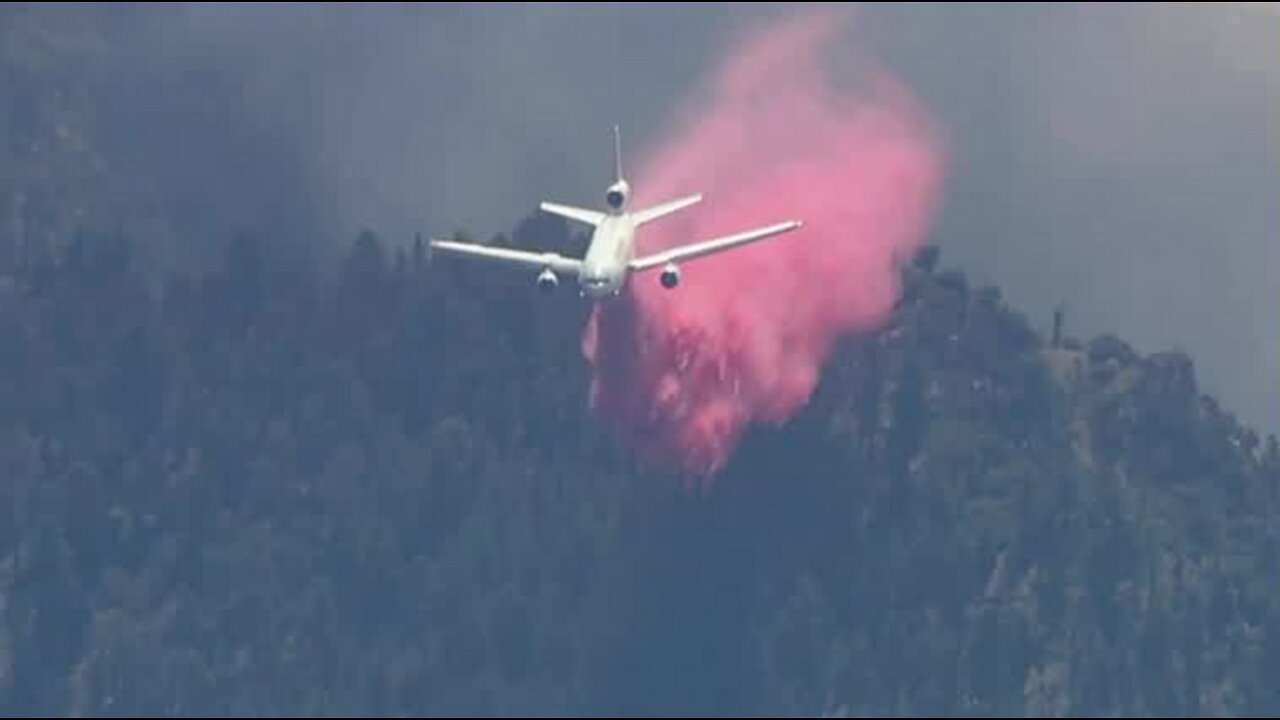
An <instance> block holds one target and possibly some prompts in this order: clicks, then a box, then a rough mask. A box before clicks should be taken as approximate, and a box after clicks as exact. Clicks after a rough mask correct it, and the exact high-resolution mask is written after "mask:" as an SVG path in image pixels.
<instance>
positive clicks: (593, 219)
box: [538, 202, 604, 225]
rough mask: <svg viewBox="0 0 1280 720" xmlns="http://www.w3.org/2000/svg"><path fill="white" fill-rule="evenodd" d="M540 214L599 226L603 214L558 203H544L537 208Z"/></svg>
mask: <svg viewBox="0 0 1280 720" xmlns="http://www.w3.org/2000/svg"><path fill="white" fill-rule="evenodd" d="M538 207H539V208H540V209H541V210H542V212H545V213H551V214H552V215H559V216H560V217H566V218H569V219H570V220H577V221H578V222H580V223H586V224H588V225H599V224H600V221H601V220H603V219H604V213H602V212H600V211H599V210H588V209H586V208H580V207H573V206H572V205H561V204H559V203H553V202H544V203H542V204H541V205H539V206H538Z"/></svg>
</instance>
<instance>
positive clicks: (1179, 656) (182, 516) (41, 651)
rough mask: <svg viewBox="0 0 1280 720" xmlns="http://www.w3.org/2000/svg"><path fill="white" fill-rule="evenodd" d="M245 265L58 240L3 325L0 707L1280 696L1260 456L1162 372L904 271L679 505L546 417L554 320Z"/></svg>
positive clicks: (932, 704)
mask: <svg viewBox="0 0 1280 720" xmlns="http://www.w3.org/2000/svg"><path fill="white" fill-rule="evenodd" d="M580 240H581V238H572V237H570V236H569V235H568V232H567V228H566V227H565V225H564V224H563V223H560V222H558V221H554V220H548V219H546V218H538V219H533V220H530V221H529V222H527V223H525V224H524V225H523V226H522V227H521V228H520V229H519V230H518V231H517V232H516V233H515V235H514V241H513V242H515V243H516V244H519V245H528V246H532V245H540V246H550V247H553V248H570V249H571V248H572V247H573V246H574V244H575V243H577V242H580ZM499 241H503V240H502V239H499ZM264 247H265V246H263V245H262V244H260V243H259V242H258V241H256V240H255V239H253V238H252V237H244V238H241V239H239V240H237V241H235V242H233V243H230V244H229V245H228V246H227V250H226V253H225V258H224V261H223V262H222V263H221V264H220V265H218V266H216V267H213V268H210V269H209V270H208V271H206V272H204V273H201V274H199V275H195V276H183V275H173V276H171V277H170V279H169V280H168V281H167V282H166V283H165V285H164V288H163V290H164V291H163V293H161V294H160V295H153V294H150V293H148V292H147V286H146V285H145V284H144V283H143V282H142V281H141V280H140V276H139V275H138V273H137V272H135V271H133V270H131V267H132V265H131V258H132V257H133V256H134V254H135V253H132V252H131V251H130V250H129V241H128V238H126V237H121V236H104V237H96V236H91V235H85V236H83V237H82V239H81V240H80V241H79V242H78V243H76V244H74V245H73V247H72V250H73V252H71V253H69V255H68V260H67V261H66V262H65V263H63V264H62V265H61V266H60V267H59V268H58V269H57V270H56V271H54V272H52V273H51V274H49V275H48V277H46V278H45V280H44V281H43V282H41V283H39V284H36V285H34V286H32V287H31V288H30V289H29V290H26V291H21V290H13V291H11V292H10V294H9V295H8V296H7V297H6V301H5V303H4V305H3V307H0V467H3V468H4V473H3V476H2V477H0V497H3V507H4V509H5V513H6V515H5V517H6V519H5V522H4V523H3V524H2V525H0V607H3V611H4V612H3V615H2V616H0V707H3V709H4V710H5V711H6V712H8V713H17V712H24V713H26V712H29V713H36V714H65V713H78V714H131V713H138V714H157V713H169V714H183V715H186V714H200V713H230V714H283V713H300V714H337V713H354V714H379V715H382V714H405V713H432V714H435V713H448V712H456V713H466V714H548V713H571V714H579V713H591V712H596V711H602V712H610V713H619V714H631V713H660V714H667V713H670V714H677V713H684V712H692V713H699V714H712V713H730V712H736V713H746V714H763V713H779V714H788V715H790V714H815V713H817V712H820V711H824V710H825V711H829V712H848V713H854V714H866V713H871V712H875V713H882V714H894V715H898V714H912V715H914V714H921V713H929V712H932V713H941V714H972V713H989V714H994V715H1021V714H1024V713H1029V714H1046V713H1050V714H1052V713H1072V714H1086V715H1096V714H1108V713H1124V714H1137V715H1148V714H1174V715H1177V714H1204V713H1226V714H1259V713H1269V712H1272V711H1274V710H1275V709H1276V708H1277V707H1280V697H1278V691H1277V685H1276V684H1275V683H1274V682H1272V681H1271V680H1273V679H1274V676H1275V671H1276V670H1277V667H1280V665H1278V661H1280V607H1278V606H1280V599H1278V597H1277V593H1276V592H1275V588H1274V578H1275V574H1274V570H1275V568H1276V567H1277V561H1278V560H1280V552H1278V550H1277V547H1278V546H1277V517H1278V516H1277V478H1278V473H1280V459H1278V458H1277V452H1276V448H1275V444H1274V442H1273V441H1269V442H1268V443H1267V444H1266V447H1259V442H1258V440H1257V438H1256V437H1255V436H1254V435H1253V434H1251V433H1250V432H1249V431H1248V430H1246V429H1244V428H1241V427H1240V426H1239V425H1237V424H1236V423H1235V422H1234V420H1233V419H1232V418H1231V417H1230V416H1229V415H1228V414H1226V413H1224V412H1223V411H1222V410H1221V409H1219V408H1217V407H1216V406H1215V404H1214V403H1213V401H1212V400H1211V399H1209V398H1206V397H1203V396H1202V395H1201V394H1200V393H1199V392H1198V391H1197V389H1196V385H1195V379H1194V372H1193V368H1192V365H1191V363H1190V361H1189V360H1188V359H1187V358H1185V357H1183V356H1180V355H1176V354H1167V353H1166V354H1157V355H1152V356H1149V357H1141V356H1139V355H1137V354H1135V353H1134V352H1132V351H1131V350H1129V349H1128V348H1127V347H1126V346H1125V345H1124V343H1122V342H1121V341H1119V340H1117V339H1114V338H1099V339H1097V340H1095V341H1093V342H1091V343H1090V344H1089V345H1088V346H1087V347H1080V346H1079V344H1078V343H1073V342H1071V341H1070V340H1068V342H1066V343H1064V347H1061V348H1047V347H1045V345H1044V344H1043V343H1042V341H1041V340H1040V338H1039V337H1038V336H1037V335H1036V334H1035V333H1033V332H1032V331H1031V330H1030V329H1029V328H1028V325H1027V324H1026V322H1025V321H1024V320H1023V319H1022V318H1020V317H1019V316H1018V315H1017V314H1016V313H1014V312H1012V311H1010V310H1009V309H1008V308H1006V307H1004V306H1003V305H1002V303H1001V301H1000V298H999V294H998V292H996V291H995V290H993V289H990V288H984V289H977V290H972V289H969V288H968V287H966V283H965V279H964V276H963V275H961V274H959V273H956V272H946V273H940V274H935V273H933V272H926V271H920V270H918V269H915V270H912V271H911V272H910V273H908V291H907V295H906V297H905V298H904V301H903V303H902V305H901V307H900V308H899V310H898V312H897V313H896V315H895V317H894V319H893V322H892V323H891V325H890V326H888V327H886V328H885V329H884V330H883V331H882V332H879V333H876V334H874V335H872V336H869V337H866V338H862V339H859V340H856V341H851V342H850V343H848V345H847V346H846V347H845V348H843V349H842V350H841V352H840V353H839V355H838V357H837V358H835V359H834V360H833V362H832V363H831V365H830V367H829V368H828V371H827V372H826V374H825V377H824V380H823V383H822V385H821V387H820V389H819V391H818V392H817V394H816V396H815V398H814V400H813V402H812V404H811V405H810V406H809V407H808V408H806V409H805V410H804V411H803V412H802V413H801V415H800V416H798V417H797V418H796V419H795V420H794V422H792V423H790V424H789V425H787V426H786V427H783V428H779V429H774V430H764V429H762V430H759V431H757V432H754V433H752V435H751V436H750V438H749V439H748V441H747V442H746V444H745V445H744V447H743V448H742V451H741V452H740V453H739V455H738V456H737V457H736V458H735V460H734V461H733V463H732V464H731V466H730V468H729V469H728V471H727V472H726V473H725V474H724V475H723V476H722V477H721V478H719V479H718V481H717V482H716V484H715V486H714V488H713V490H712V491H711V492H710V493H709V494H707V495H706V496H704V497H682V496H681V494H680V492H679V483H678V480H677V479H675V478H665V477H654V476H647V475H644V474H642V473H639V472H637V471H636V470H635V469H633V467H632V464H631V463H630V462H629V461H628V459H627V458H625V457H622V456H620V455H619V454H618V453H616V452H615V450H614V449H613V446H612V444H611V442H610V440H609V438H608V437H607V436H606V435H605V434H603V431H602V429H601V428H600V427H599V426H598V425H597V423H595V422H594V421H593V420H592V419H591V418H590V417H589V416H588V415H587V414H585V413H584V404H585V397H584V389H585V386H586V375H585V369H584V367H583V363H582V360H581V357H580V355H579V350H578V337H579V333H580V329H581V326H582V321H583V318H584V312H585V309H584V308H583V306H582V304H581V303H580V302H579V301H578V299H577V298H576V297H572V296H571V295H568V294H562V295H560V296H556V297H550V298H542V297H536V296H535V290H534V289H533V288H532V285H531V284H530V282H529V279H528V278H525V277H523V276H521V275H519V274H510V275H495V274H492V273H487V272H480V271H477V269H476V268H474V267H468V266H466V265H459V264H449V265H447V266H446V265H444V264H443V263H441V264H432V265H428V264H427V263H426V258H425V254H424V253H422V252H421V250H420V249H416V248H413V247H406V248H393V247H390V246H388V245H386V244H384V243H383V242H382V241H380V240H379V239H378V238H377V237H376V236H374V235H372V234H367V235H364V236H362V237H361V238H359V239H358V240H357V241H356V242H355V243H354V245H353V246H352V248H351V251H350V253H349V255H348V259H347V262H346V264H345V265H344V267H343V268H341V270H340V272H338V273H337V274H336V275H335V276H334V277H333V278H331V279H326V278H322V277H320V276H317V275H315V274H314V273H312V272H311V271H310V270H308V269H307V268H306V267H300V266H298V265H296V264H295V263H293V262H291V261H290V262H283V261H280V260H278V259H276V258H275V256H274V255H272V254H271V253H268V252H266V251H265V249H264ZM19 287H21V285H20V286H19ZM1073 348H1074V349H1073Z"/></svg>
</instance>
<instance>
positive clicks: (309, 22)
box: [135, 3, 1280, 432]
mask: <svg viewBox="0 0 1280 720" xmlns="http://www.w3.org/2000/svg"><path fill="white" fill-rule="evenodd" d="M778 5H780V4H774V5H771V6H762V5H759V4H740V5H739V4H720V3H707V4H681V5H678V6H670V7H669V6H666V5H659V4H654V5H649V4H639V5H636V4H630V3H602V4H594V5H591V6H576V5H575V6H570V5H567V4H542V3H539V4H511V5H507V4H472V3H469V4H459V5H423V6H411V5H391V6H355V5H350V6H297V7H294V6H283V5H232V4H226V5H223V4H216V5H194V6H178V7H176V8H170V9H168V10H166V11H165V12H156V13H154V14H145V15H144V17H145V18H147V20H146V23H145V26H143V27H141V28H140V29H139V30H138V39H137V40H136V46H137V48H138V50H137V52H136V58H135V59H136V60H137V61H139V62H140V63H141V64H142V65H145V66H148V67H162V68H164V69H165V70H166V72H168V73H170V74H171V80H170V82H169V84H167V85H165V87H166V88H169V89H170V90H172V88H175V87H177V88H180V87H181V86H182V84H183V83H182V81H181V80H177V81H175V80H173V79H172V78H182V77H186V76H185V75H183V74H182V72H180V70H181V69H183V68H205V69H206V70H207V69H209V68H214V69H216V70H217V72H218V73H221V74H223V75H226V76H227V77H230V78H232V79H233V80H234V81H235V82H231V83H230V84H229V85H227V87H229V88H234V91H228V92H229V94H228V95H227V96H226V97H224V98H223V99H222V101H221V104H219V105H217V108H218V110H217V111H216V112H215V113H213V114H212V115H209V114H208V113H206V114H205V115H204V116H203V122H204V123H205V125H207V126H208V127H209V128H224V127H225V126H226V125H227V122H228V121H227V120H226V118H228V117H234V118H235V122H234V126H235V127H241V128H250V129H252V130H253V131H254V132H255V133H257V134H256V135H255V136H254V137H259V138H261V137H268V138H272V139H274V141H276V145H270V144H268V145H267V146H264V147H277V150H276V152H279V153H280V157H281V159H280V160H279V162H280V163H283V164H287V165H288V166H289V169H288V170H287V171H278V172H277V171H273V172H266V173H263V172H261V171H260V167H261V163H262V162H263V161H262V158H261V155H262V152H261V151H257V150H255V151H254V152H255V156H254V158H253V159H252V160H253V162H256V163H258V165H253V162H250V161H249V160H246V161H245V162H246V163H249V164H248V165H231V164H227V162H226V161H225V160H224V159H223V155H224V154H225V152H224V150H225V148H223V147H222V145H220V144H219V143H225V142H227V141H229V140H230V139H231V136H229V135H228V133H226V132H225V131H222V130H219V131H218V132H219V133H220V134H216V139H217V142H212V141H208V138H206V137H204V136H203V135H202V134H201V132H200V131H198V130H195V129H188V130H187V135H186V138H187V139H188V141H189V142H191V143H192V144H193V145H195V146H203V147H206V148H215V149H208V150H206V152H204V153H198V154H196V155H194V156H193V157H196V158H207V160H208V162H209V163H210V164H211V166H212V167H214V168H215V169H214V170H211V171H210V173H211V174H213V173H217V174H220V177H219V178H217V179H218V180H219V181H221V182H222V184H223V185H226V186H228V187H234V186H236V185H237V183H236V182H235V181H234V180H228V177H235V172H237V170H236V168H241V169H243V168H244V167H254V168H255V169H254V170H253V172H254V174H255V175H259V176H262V177H266V178H268V179H269V183H270V185H271V186H272V188H273V189H272V193H275V194H271V193H269V194H268V195H267V197H269V198H275V199H271V200H270V201H264V200H263V199H262V197H263V193H262V192H259V191H252V192H249V191H244V195H245V196H246V197H247V199H245V201H244V202H246V203H254V202H257V203H259V204H262V206H261V207H260V208H259V209H257V210H255V211H253V212H256V213H259V214H261V213H265V212H268V211H269V210H270V209H272V208H274V209H276V210H280V211H282V207H283V206H284V205H285V204H288V205H290V206H292V207H295V208H301V210H298V211H297V212H298V213H299V214H300V215H305V216H306V219H307V220H308V221H310V222H311V223H312V225H313V226H314V227H315V228H324V229H325V233H326V234H328V235H330V236H331V237H332V238H335V239H338V240H342V241H345V240H346V239H347V238H349V237H350V236H351V235H353V234H354V233H355V232H356V231H357V230H358V229H360V228H363V227H370V228H373V229H375V230H377V231H379V232H380V233H382V234H384V235H386V236H387V237H389V238H393V239H394V238H408V237H410V236H411V235H412V233H413V232H414V231H417V230H422V231H425V232H430V233H436V234H449V233H452V232H454V231H455V230H460V229H465V230H467V231H470V232H471V233H473V234H476V235H480V236H488V235H491V234H493V233H496V232H500V231H504V230H508V229H509V228H511V227H512V226H513V225H514V223H515V222H516V221H517V220H519V219H520V218H521V217H523V216H526V215H528V214H529V213H531V212H532V211H533V209H534V207H535V206H536V204H537V202H538V201H540V200H543V199H555V200H560V201H563V202H569V203H576V204H594V203H597V202H598V201H599V199H600V198H599V196H600V194H601V192H602V190H603V187H604V184H605V183H606V182H607V181H608V179H609V173H610V171H611V157H610V145H609V135H608V130H607V129H608V127H609V126H610V125H611V124H612V123H614V122H618V123H621V124H622V125H623V128H624V143H625V146H626V147H625V149H626V152H627V153H629V155H630V156H631V157H636V156H637V155H638V154H639V153H641V152H643V148H644V147H645V145H646V144H648V143H650V142H651V141H653V140H654V139H655V138H656V137H657V135H658V133H660V132H661V131H662V129H663V127H664V124H665V123H667V122H668V121H669V120H670V118H671V114H672V113H673V112H675V111H677V110H678V108H680V106H681V103H682V101H683V100H684V98H685V93H686V92H687V91H688V90H689V89H690V88H691V87H692V85H693V83H694V82H695V81H696V79H697V78H698V76H699V74H700V72H701V71H702V70H703V69H704V68H706V67H708V65H709V64H710V63H711V62H713V60H714V58H715V57H716V55H717V53H719V52H721V51H723V49H724V48H725V47H726V44H727V43H728V42H729V41H731V40H732V38H733V37H734V36H735V34H736V33H737V32H738V31H739V30H740V29H742V28H743V27H744V26H745V25H748V24H750V23H753V22H757V21H759V20H760V19H761V18H762V17H767V16H768V15H769V14H771V13H778V12H787V10H786V9H785V8H780V7H778ZM1249 5H1273V4H1256V3H1255V4H1248V3H1237V4H1219V5H1209V4H1203V5H1200V4H1185V5H1128V6H1124V5H1118V4H1107V5H1103V4H1097V5H1063V6H1057V5H1052V4H1045V5H1021V6H997V5H988V4H975V5H959V6H957V5H951V4H938V5H931V4H914V3H909V4H901V5H899V4H887V5H870V6H865V7H863V8H862V12H861V15H860V18H861V19H860V21H859V23H858V24H857V28H856V30H855V31H854V32H853V33H852V35H851V37H850V43H860V44H862V45H863V46H866V47H870V48H872V49H873V51H874V52H875V54H876V55H878V56H879V57H880V58H881V59H882V60H884V61H885V62H886V63H887V64H888V65H889V66H890V67H891V68H892V69H893V70H895V71H896V72H897V73H898V74H899V75H900V76H902V77H903V78H905V79H906V80H907V81H908V83H909V84H910V85H911V86H912V87H913V88H914V89H915V91H916V92H917V93H918V94H919V95H921V96H922V97H923V98H924V100H925V101H926V103H927V104H928V105H929V106H930V107H931V108H932V110H933V111H934V113H935V116H936V118H937V119H938V120H939V122H940V124H941V126H942V127H943V128H944V130H945V132H946V133H947V143H948V146H949V148H950V151H951V153H952V158H951V163H952V169H951V174H950V177H949V180H948V186H947V202H946V207H945V209H944V212H943V214H942V216H941V217H940V220H939V225H938V231H937V234H936V240H937V241H938V242H939V243H940V244H941V246H942V247H943V261H944V264H945V265H950V266H958V267H960V268H962V269H964V270H965V271H966V272H968V273H970V275H971V276H972V277H974V278H975V280H977V281H980V282H990V283H996V284H999V285H1000V286H1001V287H1002V288H1003V289H1004V290H1005V292H1006V296H1007V297H1008V298H1009V300H1010V301H1011V303H1012V304H1013V305H1015V306H1016V307H1019V308H1021V309H1023V310H1025V311H1026V312H1027V313H1028V315H1029V317H1030V318H1031V319H1032V320H1033V322H1034V323H1035V324H1036V325H1037V326H1038V327H1040V328H1042V329H1044V328H1046V326H1047V325H1048V319H1049V317H1050V313H1051V310H1052V308H1053V307H1054V306H1055V305H1056V304H1058V303H1059V302H1064V303H1066V307H1067V325H1068V328H1067V330H1068V332H1070V333H1072V334H1075V335H1078V336H1081V337H1083V338H1087V337H1089V336H1091V335H1092V334H1095V333H1099V332H1115V333H1117V334H1119V335H1121V336H1122V337H1124V338H1126V339H1129V340H1131V341H1133V342H1135V344H1136V345H1137V346H1138V348H1139V349H1140V350H1143V351H1155V350H1161V349H1170V348H1174V349H1181V350H1184V351H1186V352H1188V353H1190V354H1191V355H1192V356H1193V357H1194V358H1195V360H1196V363H1197V367H1198V370H1199V376H1200V379H1201V381H1202V385H1203V386H1204V388H1205V389H1206V390H1208V391H1211V392H1214V393H1217V394H1219V396H1220V397H1221V398H1222V399H1223V401H1224V404H1225V405H1226V407H1227V409H1229V410H1232V411H1234V412H1237V413H1238V414H1239V415H1240V416H1241V417H1242V418H1243V419H1245V420H1246V421H1249V422H1251V423H1253V424H1255V425H1256V426H1258V427H1259V428H1260V429H1262V430H1264V431H1266V432H1275V431H1277V430H1280V383H1277V382H1276V378H1277V377H1280V323H1277V322H1276V320H1275V315H1274V313H1275V311H1276V308H1277V307H1278V306H1280V273H1278V272H1277V270H1278V269H1280V205H1278V203H1277V197H1278V195H1277V191H1278V190H1280V117H1278V116H1280V62H1277V49H1278V48H1277V45H1278V44H1280V32H1277V31H1278V30H1280V19H1278V18H1277V16H1276V15H1275V14H1274V13H1273V12H1271V11H1269V10H1266V9H1258V8H1257V7H1246V6H1249ZM183 72H185V71H183ZM170 90H166V92H168V91H170ZM172 92H179V91H178V90H172ZM149 107H150V108H151V109H152V110H151V112H152V115H153V118H154V119H153V121H152V122H154V123H155V124H156V125H157V126H159V125H162V124H163V123H164V120H165V118H166V115H165V113H166V112H174V111H173V108H174V107H182V108H187V109H186V110H184V112H183V114H182V118H181V119H182V120H183V122H187V123H192V122H196V121H195V120H193V119H192V118H193V117H194V116H199V115H200V112H193V111H191V110H190V108H189V107H188V106H187V105H182V104H176V105H175V104H174V103H172V102H169V101H166V100H165V99H164V98H163V97H154V98H152V101H151V103H150V105H149ZM166 108H168V110H166ZM188 127H189V128H190V127H191V126H188ZM207 141H208V142H207ZM279 147H286V148H290V150H289V152H285V151H281V150H278V148H279ZM218 163H222V164H221V165H219V164H218ZM634 164H635V163H633V166H634ZM272 167H275V166H274V165H273V166H272ZM199 177H200V176H199V174H198V173H190V172H189V173H188V174H187V175H185V176H184V178H185V180H184V182H185V183H186V186H188V187H191V188H193V189H192V190H191V192H193V193H197V192H198V190H196V188H200V187H204V186H205V185H201V183H207V182H208V181H210V180H209V178H205V179H204V180H198V178H199ZM262 177H259V179H258V182H259V184H260V185H261V184H262V183H264V182H267V181H264V180H263V179H262ZM749 181H750V179H749V178H745V179H744V182H749ZM290 183H292V184H293V185H295V186H296V188H295V189H294V190H293V191H289V192H284V194H283V195H280V194H279V193H281V192H282V191H281V190H280V189H279V188H278V187H275V186H277V185H280V184H286V185H287V184H290ZM179 185H181V183H179ZM691 190H696V188H691ZM237 197H239V196H237ZM833 199H834V198H833ZM708 201H712V202H713V201H714V199H713V198H709V199H708ZM263 203H265V204H263ZM227 212H234V211H233V210H229V209H226V208H225V207H223V208H222V209H220V210H219V211H218V213H219V217H222V216H223V215H224V214H225V213H227Z"/></svg>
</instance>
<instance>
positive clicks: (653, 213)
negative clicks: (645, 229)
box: [631, 194, 702, 227]
mask: <svg viewBox="0 0 1280 720" xmlns="http://www.w3.org/2000/svg"><path fill="white" fill-rule="evenodd" d="M701 201H702V195H701V194H698V195H690V196H689V197H686V198H680V199H679V200H672V201H671V202H665V203H662V204H661V205H654V206H653V207H651V208H646V209H644V210H637V211H636V212H634V213H632V214H631V216H632V217H633V218H635V221H636V227H640V226H641V225H644V224H645V223H648V222H653V221H654V220H657V219H658V218H660V217H666V216H667V215H670V214H671V213H673V212H676V211H677V210H683V209H685V208H687V207H689V206H690V205H693V204H695V203H698V202H701Z"/></svg>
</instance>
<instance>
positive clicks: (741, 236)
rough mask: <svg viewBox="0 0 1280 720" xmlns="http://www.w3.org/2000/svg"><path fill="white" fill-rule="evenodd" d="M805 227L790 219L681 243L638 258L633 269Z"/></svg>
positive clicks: (638, 269)
mask: <svg viewBox="0 0 1280 720" xmlns="http://www.w3.org/2000/svg"><path fill="white" fill-rule="evenodd" d="M801 227H804V223H803V222H801V221H799V220H788V221H787V222H782V223H778V224H777V225H770V226H768V227H763V228H758V229H756V230H748V231H746V232H740V233H737V234H734V235H725V236H724V237H718V238H712V239H711V240H703V241H702V242H696V243H692V244H690V245H681V246H680V247H675V248H672V249H670V250H664V251H662V252H660V253H654V254H653V255H648V256H646V257H641V258H636V259H635V260H632V261H631V269H632V270H634V271H637V272H638V271H641V270H648V269H649V268H654V267H658V266H659V265H666V264H667V263H669V262H680V261H683V260H692V259H693V258H696V257H702V256H703V255H710V254H711V253H716V252H720V251H722V250H728V249H729V248H732V247H737V246H739V245H746V244H747V243H752V242H755V241H757V240H763V239H765V238H768V237H773V236H774V235H781V234H782V233H784V232H791V231H792V230H799V229H800V228H801Z"/></svg>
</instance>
